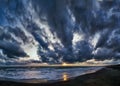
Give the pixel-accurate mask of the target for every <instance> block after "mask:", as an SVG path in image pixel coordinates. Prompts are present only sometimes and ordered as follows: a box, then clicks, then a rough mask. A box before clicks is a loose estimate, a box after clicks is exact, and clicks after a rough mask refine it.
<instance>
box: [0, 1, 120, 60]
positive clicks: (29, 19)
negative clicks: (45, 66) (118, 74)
mask: <svg viewBox="0 0 120 86" xmlns="http://www.w3.org/2000/svg"><path fill="white" fill-rule="evenodd" d="M0 2H1V3H2V4H1V3H0V20H1V21H2V22H1V21H0V25H1V27H2V28H0V40H1V41H0V48H1V49H3V50H4V53H5V54H7V55H9V56H11V55H12V56H26V54H25V52H24V50H22V49H21V48H20V47H19V45H20V43H19V42H18V41H17V40H15V39H14V38H13V37H12V36H11V34H14V35H15V36H16V37H18V38H20V39H21V40H22V41H23V42H24V43H25V44H27V43H29V42H31V41H29V37H27V36H26V34H25V33H24V31H23V27H24V29H25V30H26V31H28V33H29V34H31V35H32V36H33V38H34V40H35V41H37V42H38V43H39V49H38V54H39V55H40V56H41V57H42V61H44V62H59V60H60V59H62V60H63V61H68V62H74V61H85V60H88V59H91V58H92V57H95V58H96V59H99V60H103V59H111V58H113V57H115V58H119V56H120V55H119V53H120V41H119V40H120V31H119V29H120V16H119V15H120V12H119V10H120V9H119V1H118V0H110V1H109V0H108V1H106V0H103V1H98V0H11V1H9V0H6V1H3V0H0ZM29 6H31V7H29ZM28 8H29V9H28ZM31 12H32V13H31ZM11 15H12V16H11ZM36 15H37V16H36ZM36 17H37V19H38V20H39V19H40V20H41V21H40V22H39V21H36V20H35V18H36ZM17 20H18V21H19V22H20V23H21V24H22V25H23V27H19V26H18V27H14V28H13V26H14V25H16V22H17ZM36 22H39V23H41V22H46V23H47V24H48V27H49V28H50V30H49V31H51V33H52V35H53V36H54V38H55V37H56V36H57V37H56V38H58V39H59V41H60V42H61V44H60V43H52V42H51V39H49V37H47V36H48V34H49V33H47V34H46V33H44V29H46V30H47V29H48V28H42V27H40V26H39V23H36ZM46 23H45V24H46ZM42 24H44V23H42ZM75 33H77V34H78V36H80V35H83V36H84V37H83V38H82V39H80V40H77V42H75V45H73V38H74V34H75ZM97 33H99V34H100V37H99V39H96V40H97V41H96V40H95V41H96V44H95V45H96V46H95V47H94V46H93V45H92V44H93V43H92V42H91V40H93V38H96V37H95V36H96V35H95V34H97ZM55 34H56V35H55ZM92 37H93V38H92ZM43 38H44V39H43ZM54 38H53V40H54ZM4 39H5V40H8V41H10V40H11V41H12V42H14V44H13V43H11V42H7V41H2V40H4ZM3 42H4V43H3ZM33 45H34V44H33ZM49 45H51V46H53V48H54V50H50V49H49ZM61 45H63V46H62V47H61ZM16 49H17V50H16ZM94 52H95V53H94Z"/></svg>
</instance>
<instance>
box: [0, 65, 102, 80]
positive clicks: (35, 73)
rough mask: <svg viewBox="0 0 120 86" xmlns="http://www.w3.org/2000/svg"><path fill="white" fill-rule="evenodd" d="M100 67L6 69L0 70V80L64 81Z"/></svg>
mask: <svg viewBox="0 0 120 86" xmlns="http://www.w3.org/2000/svg"><path fill="white" fill-rule="evenodd" d="M101 68H102V67H80V68H6V69H0V79H1V80H2V79H4V80H16V81H18V80H19V81H20V80H46V81H59V80H62V81H66V80H69V79H71V78H75V77H77V76H80V75H83V74H88V73H92V72H95V71H97V70H99V69H101Z"/></svg>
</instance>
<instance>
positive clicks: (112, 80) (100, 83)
mask: <svg viewBox="0 0 120 86" xmlns="http://www.w3.org/2000/svg"><path fill="white" fill-rule="evenodd" d="M0 86H120V65H115V66H109V67H106V68H103V69H101V70H99V71H97V72H95V73H92V74H86V75H82V76H79V77H77V78H75V79H72V80H68V81H60V82H54V83H45V84H40V83H33V84H30V83H18V82H10V81H0Z"/></svg>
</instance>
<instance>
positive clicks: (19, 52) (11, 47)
mask: <svg viewBox="0 0 120 86" xmlns="http://www.w3.org/2000/svg"><path fill="white" fill-rule="evenodd" d="M0 48H1V49H3V51H4V53H5V54H7V55H8V57H14V56H20V57H25V56H27V54H26V53H25V52H24V51H23V49H22V48H20V47H19V45H17V44H14V43H10V42H7V41H0Z"/></svg>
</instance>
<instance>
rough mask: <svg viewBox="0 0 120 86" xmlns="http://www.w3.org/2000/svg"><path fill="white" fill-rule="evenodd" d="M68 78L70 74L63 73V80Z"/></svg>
mask: <svg viewBox="0 0 120 86" xmlns="http://www.w3.org/2000/svg"><path fill="white" fill-rule="evenodd" d="M67 80H68V74H66V73H63V81H67Z"/></svg>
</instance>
